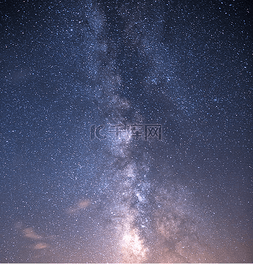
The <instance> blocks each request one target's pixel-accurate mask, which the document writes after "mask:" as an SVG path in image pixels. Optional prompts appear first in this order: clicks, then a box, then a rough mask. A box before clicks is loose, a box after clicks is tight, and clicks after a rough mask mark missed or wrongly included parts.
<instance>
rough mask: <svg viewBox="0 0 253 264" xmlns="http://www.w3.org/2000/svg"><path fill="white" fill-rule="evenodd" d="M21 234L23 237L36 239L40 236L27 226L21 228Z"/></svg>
mask: <svg viewBox="0 0 253 264" xmlns="http://www.w3.org/2000/svg"><path fill="white" fill-rule="evenodd" d="M23 234H24V236H25V237H28V238H31V239H35V240H38V239H41V238H42V237H41V236H39V235H38V234H37V233H36V232H35V231H34V230H33V228H32V227H28V228H25V229H24V230H23Z"/></svg>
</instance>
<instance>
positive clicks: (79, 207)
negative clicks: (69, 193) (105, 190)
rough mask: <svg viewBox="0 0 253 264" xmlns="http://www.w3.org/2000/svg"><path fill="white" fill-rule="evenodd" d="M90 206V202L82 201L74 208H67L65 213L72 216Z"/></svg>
mask: <svg viewBox="0 0 253 264" xmlns="http://www.w3.org/2000/svg"><path fill="white" fill-rule="evenodd" d="M89 205H90V201H89V200H82V201H79V202H78V203H77V204H76V205H75V206H72V207H69V208H68V209H67V210H66V212H67V213H68V214H74V213H76V212H78V211H80V210H82V209H85V208H87V207H88V206H89Z"/></svg>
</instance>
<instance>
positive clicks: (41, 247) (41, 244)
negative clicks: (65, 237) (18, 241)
mask: <svg viewBox="0 0 253 264" xmlns="http://www.w3.org/2000/svg"><path fill="white" fill-rule="evenodd" d="M48 246H49V245H48V244H47V243H43V242H41V243H37V244H36V245H35V246H34V247H33V248H34V249H44V248H47V247H48Z"/></svg>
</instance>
